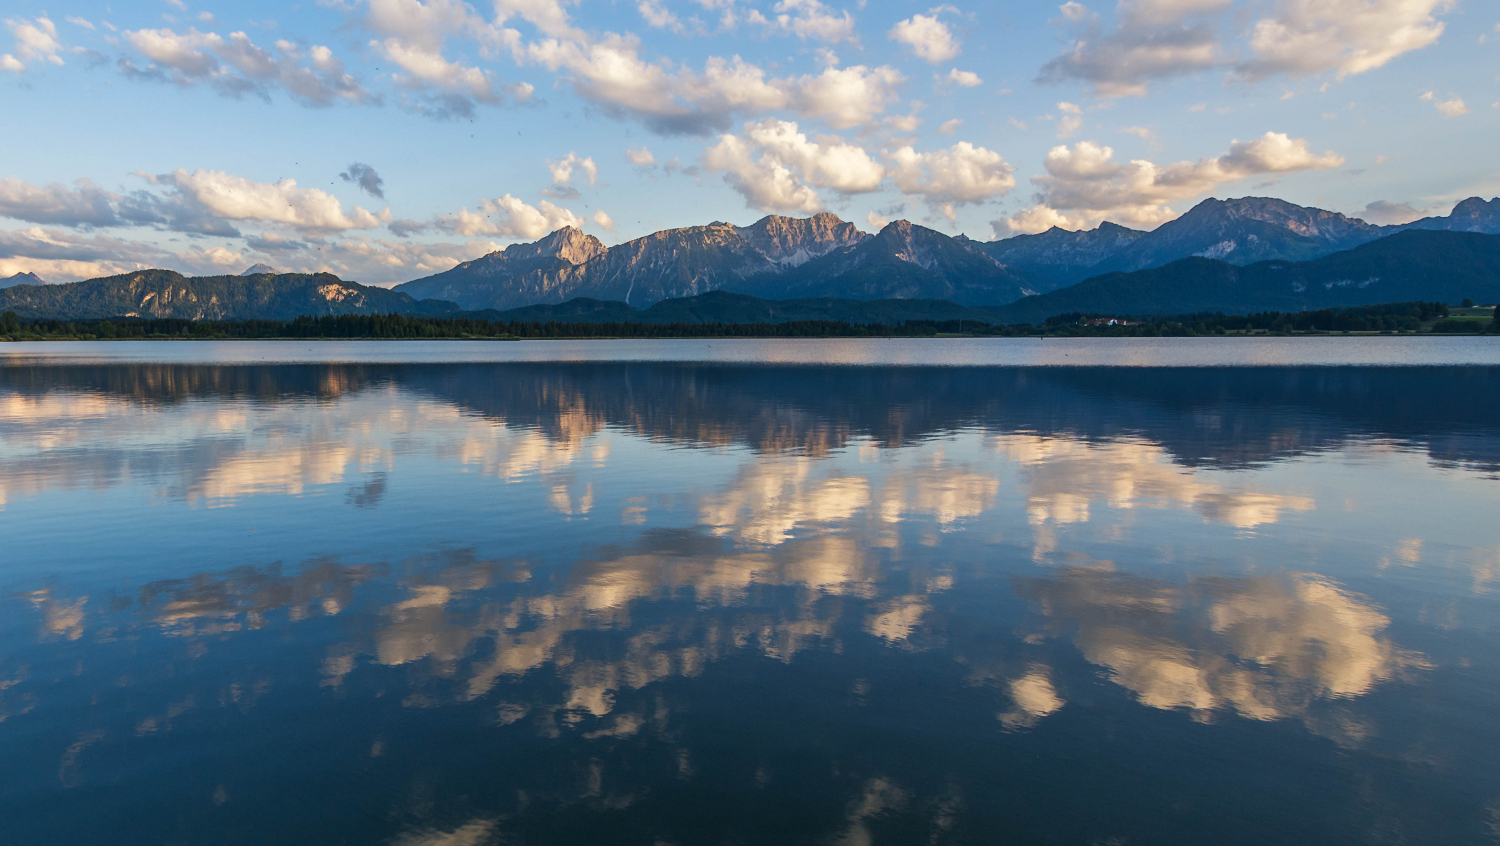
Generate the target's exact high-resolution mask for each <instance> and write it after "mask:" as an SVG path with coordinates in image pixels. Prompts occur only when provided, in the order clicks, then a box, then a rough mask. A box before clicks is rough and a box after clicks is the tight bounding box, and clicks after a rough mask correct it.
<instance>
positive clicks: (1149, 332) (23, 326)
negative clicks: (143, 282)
mask: <svg viewBox="0 0 1500 846" xmlns="http://www.w3.org/2000/svg"><path fill="white" fill-rule="evenodd" d="M1108 318H1115V319H1117V320H1120V321H1123V322H1117V323H1116V324H1115V325H1106V324H1102V323H1100V322H1099V321H1100V320H1101V319H1108ZM1341 332H1384V333H1408V332H1429V333H1433V332H1435V333H1469V334H1476V333H1485V332H1491V333H1500V307H1497V309H1496V315H1495V319H1493V320H1491V321H1488V322H1486V321H1484V320H1474V319H1449V310H1448V306H1446V305H1444V304H1443V303H1427V302H1412V303H1387V304H1383V305H1373V306H1357V307H1352V308H1328V309H1319V310H1317V311H1301V312H1275V311H1272V312H1260V313H1256V314H1222V313H1218V312H1213V313H1201V314H1189V315H1173V316H1166V317H1162V316H1155V317H1141V318H1131V317H1129V316H1125V317H1120V316H1118V315H1104V314H1091V313H1083V312H1074V313H1070V314H1061V315H1057V316H1055V317H1050V318H1048V319H1047V320H1046V321H1045V322H1043V323H1042V324H1040V325H1035V324H1030V323H1014V324H1003V325H1002V324H991V323H984V322H981V321H976V320H967V319H964V320H906V321H902V322H900V323H893V324H880V323H852V322H847V321H841V320H799V321H791V322H786V323H630V322H602V323H584V322H573V321H556V320H549V321H495V320H482V319H476V318H471V317H462V316H459V317H428V316H415V315H403V314H343V315H333V316H320V317H310V316H304V317H298V318H296V319H294V320H223V321H206V320H197V321H195V320H183V319H176V318H136V317H130V318H114V319H110V320H72V321H64V320H48V319H35V320H27V319H22V318H20V317H18V316H17V315H16V313H15V312H12V311H7V312H5V313H4V314H0V335H4V336H5V337H7V338H10V339H13V340H25V339H37V340H64V339H75V340H101V339H102V340H109V339H137V340H152V339H157V340H171V339H200V340H234V339H274V338H287V339H292V338H297V339H314V338H327V339H411V340H417V339H434V340H435V339H464V338H470V339H494V340H520V339H545V338H556V339H567V338H648V339H649V338H874V337H878V338H920V337H934V336H938V335H966V336H980V337H985V336H989V337H1036V336H1061V337H1196V336H1206V335H1230V334H1277V335H1292V334H1327V333H1341Z"/></svg>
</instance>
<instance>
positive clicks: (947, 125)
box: [937, 118, 964, 135]
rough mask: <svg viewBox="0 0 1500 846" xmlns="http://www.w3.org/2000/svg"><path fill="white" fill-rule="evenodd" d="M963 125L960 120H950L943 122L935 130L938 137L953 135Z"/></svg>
mask: <svg viewBox="0 0 1500 846" xmlns="http://www.w3.org/2000/svg"><path fill="white" fill-rule="evenodd" d="M963 123H964V122H963V120H961V119H959V118H953V119H951V120H945V121H943V122H942V124H941V125H939V126H938V128H937V131H938V134H939V135H952V134H953V133H955V132H957V131H958V128H959V127H960V126H963Z"/></svg>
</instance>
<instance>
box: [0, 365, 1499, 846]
mask: <svg viewBox="0 0 1500 846" xmlns="http://www.w3.org/2000/svg"><path fill="white" fill-rule="evenodd" d="M1497 517H1500V343H1497V342H1496V341H1495V340H1493V339H1487V338H1419V337H1411V338H1408V337H1394V338H1381V337H1377V338H1358V337H1355V338H1246V339H1177V340H1145V339H1141V340H1127V341H1111V340H1103V339H1088V340H1080V341H1063V340H1055V339H1049V340H1046V341H1038V340H1033V339H1016V340H835V341H816V340H814V341H790V342H789V341H613V342H524V343H493V342H492V343H465V342H432V343H426V342H408V343H403V342H395V343H378V342H377V343H360V342H351V343H320V342H300V343H299V342H286V343H283V342H250V343H223V344H220V343H114V344H9V345H0V527H3V532H0V761H3V765H0V843H4V844H7V846H10V844H28V845H29V844H44V843H45V844H54V843H67V844H111V846H114V845H115V844H196V843H214V844H221V843H223V844H240V843H243V844H265V843H278V844H303V843H306V844H345V843H347V844H399V846H418V845H419V844H421V845H422V846H480V844H641V846H666V845H667V844H671V845H672V846H688V845H689V844H762V843H764V844H850V846H863V845H866V844H909V843H931V844H958V843H982V844H994V843H1015V844H1087V845H1088V846H1093V845H1094V844H1099V846H1103V845H1104V844H1114V845H1116V846H1124V845H1125V844H1201V843H1210V842H1211V843H1222V844H1267V843H1297V844H1301V843H1307V844H1344V843H1348V844H1376V843H1407V844H1428V843H1431V844H1470V843H1473V844H1481V843H1495V842H1497V840H1500V765H1497V764H1496V761H1497V760H1500V519H1497Z"/></svg>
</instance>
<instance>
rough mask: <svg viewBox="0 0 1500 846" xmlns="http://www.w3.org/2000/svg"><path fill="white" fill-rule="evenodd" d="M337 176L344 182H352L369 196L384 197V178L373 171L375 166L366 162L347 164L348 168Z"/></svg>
mask: <svg viewBox="0 0 1500 846" xmlns="http://www.w3.org/2000/svg"><path fill="white" fill-rule="evenodd" d="M339 178H340V179H342V180H344V181H345V182H353V183H354V184H356V185H358V186H359V190H361V191H363V192H365V193H366V194H369V195H370V196H371V197H379V198H380V199H382V200H384V199H385V188H384V185H385V180H384V179H381V178H380V174H378V173H376V172H375V168H373V167H370V166H369V165H367V164H360V163H359V162H355V163H354V164H352V165H349V169H348V170H346V171H344V172H343V173H340V174H339Z"/></svg>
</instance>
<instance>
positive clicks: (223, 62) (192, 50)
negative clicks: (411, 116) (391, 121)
mask: <svg viewBox="0 0 1500 846" xmlns="http://www.w3.org/2000/svg"><path fill="white" fill-rule="evenodd" d="M123 35H124V36H125V40H126V42H127V43H128V44H129V46H130V47H131V48H132V49H133V50H135V51H136V52H137V53H139V54H140V55H141V56H143V57H145V58H146V59H147V60H148V61H147V63H146V65H145V66H144V67H138V66H137V65H136V64H135V63H134V62H133V61H131V60H130V59H128V58H125V59H121V60H120V62H119V67H120V70H121V72H122V73H124V74H125V76H127V77H129V78H132V79H150V80H158V81H162V82H173V83H175V84H177V85H180V86H184V87H187V86H191V85H196V84H199V83H204V84H207V85H209V86H211V87H213V88H214V90H216V91H218V92H219V93H220V94H222V95H224V96H227V97H241V96H244V95H245V94H252V95H255V96H258V97H262V98H265V99H269V96H270V95H269V89H270V88H272V87H278V88H281V89H282V90H284V91H285V92H286V93H287V94H289V95H291V97H292V99H294V100H296V101H297V102H299V103H302V104H303V105H307V106H330V105H333V104H334V103H338V102H345V103H369V102H377V101H378V98H376V97H375V96H374V95H373V94H371V93H370V92H369V91H368V90H366V89H365V87H364V86H363V85H362V84H361V83H360V82H359V80H358V79H356V78H355V77H354V76H353V75H352V74H349V73H347V72H346V71H345V70H344V64H343V62H341V61H339V60H338V59H337V58H335V57H334V55H333V51H332V50H330V49H328V48H327V47H323V46H319V45H315V46H313V47H312V48H310V49H308V50H307V51H305V52H304V51H303V49H302V48H301V47H299V46H298V45H296V44H293V43H292V42H290V41H284V40H283V41H277V42H276V44H275V51H274V52H272V51H269V50H265V49H263V48H261V47H258V46H256V45H255V44H254V43H252V42H251V41H250V37H249V36H247V35H246V34H245V33H243V32H235V33H231V34H230V36H229V37H228V38H224V37H222V36H220V35H218V34H217V33H213V32H199V31H197V30H196V29H189V30H188V31H187V32H184V33H181V34H178V33H176V32H174V31H172V30H170V29H141V30H135V31H127V32H125V33H123Z"/></svg>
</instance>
